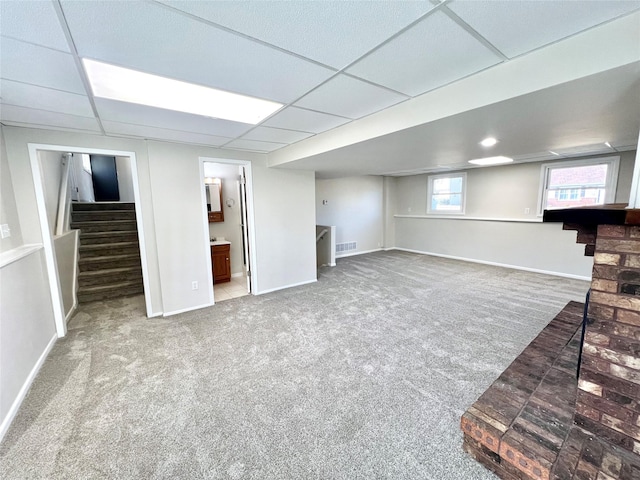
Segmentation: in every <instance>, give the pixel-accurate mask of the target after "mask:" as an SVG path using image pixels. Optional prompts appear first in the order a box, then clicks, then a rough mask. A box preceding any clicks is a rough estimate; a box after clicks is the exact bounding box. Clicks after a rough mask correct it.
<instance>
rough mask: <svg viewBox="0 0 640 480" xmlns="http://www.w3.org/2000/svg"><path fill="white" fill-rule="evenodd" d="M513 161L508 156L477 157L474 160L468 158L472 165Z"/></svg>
mask: <svg viewBox="0 0 640 480" xmlns="http://www.w3.org/2000/svg"><path fill="white" fill-rule="evenodd" d="M511 162H513V158H509V157H502V156H500V157H487V158H477V159H475V160H469V163H473V164H474V165H483V166H486V165H500V164H503V163H511Z"/></svg>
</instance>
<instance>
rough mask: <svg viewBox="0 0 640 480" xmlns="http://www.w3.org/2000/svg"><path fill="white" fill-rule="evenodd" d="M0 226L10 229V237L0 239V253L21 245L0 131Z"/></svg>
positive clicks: (15, 208) (20, 233)
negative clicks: (6, 226)
mask: <svg viewBox="0 0 640 480" xmlns="http://www.w3.org/2000/svg"><path fill="white" fill-rule="evenodd" d="M0 224H3V225H9V228H10V229H11V236H10V237H7V238H1V239H0V252H6V251H8V250H11V249H14V248H16V247H19V246H20V245H22V244H23V242H22V231H21V229H20V220H19V215H18V208H17V207H16V200H15V196H14V194H13V182H12V180H11V171H10V170H9V161H8V159H7V149H6V148H5V142H4V132H2V131H0Z"/></svg>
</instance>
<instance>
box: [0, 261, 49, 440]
mask: <svg viewBox="0 0 640 480" xmlns="http://www.w3.org/2000/svg"><path fill="white" fill-rule="evenodd" d="M44 265H45V262H44V252H43V250H42V248H40V249H37V250H35V251H34V252H33V253H31V254H30V255H28V256H26V257H23V258H20V259H19V260H17V261H15V262H12V263H10V264H8V265H6V266H3V267H1V268H0V421H1V422H2V423H1V427H0V438H1V437H2V435H3V434H4V433H5V431H6V429H7V428H8V426H9V422H10V420H11V418H12V416H13V415H14V414H15V411H16V409H17V407H18V406H19V403H20V402H21V400H22V398H23V397H24V395H25V394H26V391H27V389H28V387H29V385H30V384H31V381H32V380H33V378H34V377H35V374H36V373H37V370H38V369H39V367H40V364H41V360H43V359H44V357H43V355H44V354H46V352H47V347H48V346H50V345H52V343H53V342H54V341H55V338H56V329H55V326H54V322H53V306H52V303H51V295H50V293H49V285H48V282H47V275H46V273H45V267H44ZM27 298H28V300H27Z"/></svg>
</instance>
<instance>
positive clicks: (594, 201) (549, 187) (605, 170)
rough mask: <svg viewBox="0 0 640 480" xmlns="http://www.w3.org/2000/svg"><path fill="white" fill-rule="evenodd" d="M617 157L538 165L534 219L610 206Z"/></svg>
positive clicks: (613, 199)
mask: <svg viewBox="0 0 640 480" xmlns="http://www.w3.org/2000/svg"><path fill="white" fill-rule="evenodd" d="M619 162H620V157H605V158H594V159H589V160H575V161H566V162H554V163H547V164H544V165H542V172H541V182H540V183H541V192H540V201H539V202H538V203H539V205H538V215H542V212H543V211H544V210H553V209H557V208H570V207H583V206H589V205H602V204H604V203H613V202H614V201H615V197H616V184H617V181H618V164H619Z"/></svg>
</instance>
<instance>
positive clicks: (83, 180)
mask: <svg viewBox="0 0 640 480" xmlns="http://www.w3.org/2000/svg"><path fill="white" fill-rule="evenodd" d="M85 159H86V161H87V162H89V155H87V154H86V153H75V154H73V155H72V157H71V169H72V174H71V175H73V176H75V181H76V187H77V188H78V192H77V194H78V199H77V200H78V201H79V202H95V201H96V197H95V195H94V194H93V179H92V178H91V174H90V173H89V172H87V171H86V170H85V169H84V161H85Z"/></svg>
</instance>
